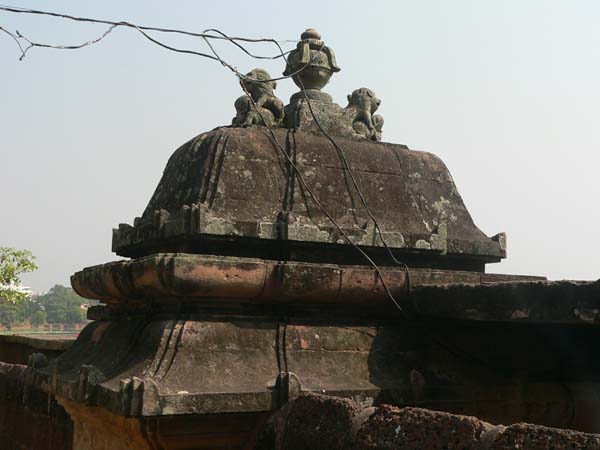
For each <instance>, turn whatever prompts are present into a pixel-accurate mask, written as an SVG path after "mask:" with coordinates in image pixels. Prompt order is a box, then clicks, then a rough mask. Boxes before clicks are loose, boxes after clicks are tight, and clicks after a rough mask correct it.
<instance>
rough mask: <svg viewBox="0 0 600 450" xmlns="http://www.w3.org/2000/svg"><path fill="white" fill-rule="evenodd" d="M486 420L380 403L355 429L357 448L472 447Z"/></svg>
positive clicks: (425, 449)
mask: <svg viewBox="0 0 600 450" xmlns="http://www.w3.org/2000/svg"><path fill="white" fill-rule="evenodd" d="M490 428H492V427H491V426H490V425H489V424H486V423H484V422H481V421H479V420H477V419H476V418H475V417H466V416H457V415H452V414H447V413H440V412H435V411H429V410H425V409H419V408H402V409H400V408H394V407H392V406H389V405H382V406H380V407H379V408H377V409H376V410H375V412H373V414H372V415H371V416H369V417H368V419H366V421H365V422H364V423H363V424H362V426H361V427H360V428H359V429H358V432H357V433H356V447H355V448H357V449H360V450H399V449H402V450H441V449H447V450H476V449H478V448H479V446H478V444H479V442H480V440H481V437H482V434H483V433H484V432H485V431H486V429H490Z"/></svg>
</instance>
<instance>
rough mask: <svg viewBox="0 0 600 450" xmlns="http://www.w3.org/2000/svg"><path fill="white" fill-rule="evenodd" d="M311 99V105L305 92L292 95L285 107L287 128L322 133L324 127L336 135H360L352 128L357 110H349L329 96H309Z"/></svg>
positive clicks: (326, 130)
mask: <svg viewBox="0 0 600 450" xmlns="http://www.w3.org/2000/svg"><path fill="white" fill-rule="evenodd" d="M307 94H308V91H307ZM319 94H324V95H327V97H329V95H328V94H325V93H324V92H319ZM330 98H331V97H329V99H330ZM309 99H310V105H309V103H308V101H307V100H306V98H305V97H304V94H302V93H297V94H294V95H293V96H292V98H291V99H290V104H289V105H287V106H286V107H285V126H286V128H291V129H296V130H297V129H300V130H302V131H307V132H309V133H322V131H321V127H322V129H323V130H324V131H325V132H326V133H328V134H331V135H334V136H347V137H359V136H358V135H357V134H356V133H355V132H354V130H353V128H352V122H353V119H354V115H355V114H356V113H355V112H353V111H348V110H346V109H344V108H342V107H341V106H340V105H338V104H336V103H333V102H332V101H331V100H328V99H327V98H320V97H317V98H310V97H309ZM311 108H312V111H311ZM313 114H314V116H313ZM315 118H316V119H317V120H316V121H315ZM317 122H318V123H317ZM319 125H320V126H321V127H319Z"/></svg>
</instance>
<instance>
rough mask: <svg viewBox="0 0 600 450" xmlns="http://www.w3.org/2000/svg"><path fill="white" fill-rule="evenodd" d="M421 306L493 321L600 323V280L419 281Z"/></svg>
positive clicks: (432, 313)
mask: <svg viewBox="0 0 600 450" xmlns="http://www.w3.org/2000/svg"><path fill="white" fill-rule="evenodd" d="M413 298H414V302H413V305H414V306H415V309H416V312H417V313H418V314H420V315H424V316H429V317H440V318H445V319H460V320H471V321H488V322H499V321H504V322H509V321H510V322H538V323H563V324H567V323H569V324H580V325H585V324H598V323H600V281H593V282H584V281H512V282H500V283H483V284H461V283H453V284H447V285H438V286H420V287H419V286H417V287H416V288H415V289H414V291H413Z"/></svg>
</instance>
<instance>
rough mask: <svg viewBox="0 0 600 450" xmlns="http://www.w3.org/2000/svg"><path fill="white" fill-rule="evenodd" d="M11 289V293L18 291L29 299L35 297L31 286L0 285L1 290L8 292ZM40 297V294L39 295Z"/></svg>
mask: <svg viewBox="0 0 600 450" xmlns="http://www.w3.org/2000/svg"><path fill="white" fill-rule="evenodd" d="M7 289H10V290H11V291H16V292H19V293H21V294H25V295H27V296H28V297H31V296H34V295H35V294H34V292H33V291H32V290H31V288H30V287H29V286H23V285H22V284H19V285H16V284H9V285H6V284H0V290H7ZM38 295H39V294H38Z"/></svg>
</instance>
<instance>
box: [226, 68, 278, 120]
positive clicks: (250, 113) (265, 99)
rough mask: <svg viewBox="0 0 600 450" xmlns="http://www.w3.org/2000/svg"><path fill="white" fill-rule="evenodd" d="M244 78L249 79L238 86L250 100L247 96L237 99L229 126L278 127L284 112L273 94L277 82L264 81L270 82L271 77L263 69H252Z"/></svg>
mask: <svg viewBox="0 0 600 450" xmlns="http://www.w3.org/2000/svg"><path fill="white" fill-rule="evenodd" d="M246 76H247V77H248V78H249V79H243V80H241V81H240V84H241V85H242V87H243V89H244V90H245V91H246V92H247V93H248V94H250V97H252V98H250V97H248V95H242V96H241V97H238V99H237V100H236V101H235V110H236V116H235V117H234V118H233V120H232V121H231V124H232V125H233V126H237V127H247V126H250V125H266V126H270V127H272V126H279V125H280V124H281V122H282V121H283V117H284V110H283V102H282V101H281V100H280V99H278V98H277V97H276V96H275V94H273V90H274V89H275V88H276V87H277V82H276V81H265V80H270V79H271V75H269V73H268V72H267V71H266V70H264V69H254V70H252V71H250V72H248V73H247V74H246ZM255 80H256V81H255Z"/></svg>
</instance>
